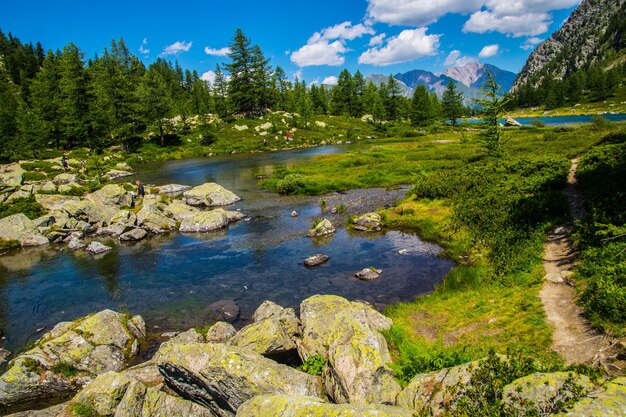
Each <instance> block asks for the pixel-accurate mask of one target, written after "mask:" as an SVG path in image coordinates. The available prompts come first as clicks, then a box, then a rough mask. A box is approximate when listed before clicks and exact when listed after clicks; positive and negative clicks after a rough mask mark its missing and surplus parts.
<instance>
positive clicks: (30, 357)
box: [0, 310, 145, 408]
mask: <svg viewBox="0 0 626 417" xmlns="http://www.w3.org/2000/svg"><path fill="white" fill-rule="evenodd" d="M143 338H145V324H144V322H143V319H142V318H141V317H140V316H135V317H132V318H130V319H129V318H128V317H127V316H126V315H124V314H120V313H116V312H114V311H111V310H104V311H101V312H99V313H96V314H94V315H92V316H88V317H86V318H83V319H80V320H77V321H75V322H62V323H59V324H57V325H56V326H55V327H54V329H52V330H51V331H50V332H48V333H46V334H45V335H43V337H42V338H41V339H39V340H38V341H37V342H36V344H35V347H34V348H33V349H31V350H29V351H27V352H25V353H22V354H21V355H18V356H17V357H16V358H15V359H14V360H13V361H12V362H11V364H10V367H9V368H8V370H7V371H6V372H5V373H4V374H3V375H2V376H0V406H4V407H7V408H11V407H13V406H15V405H16V404H21V403H24V402H27V401H39V400H43V399H49V398H51V397H55V396H61V395H67V394H68V393H71V392H73V391H76V390H78V389H80V388H81V387H82V386H83V385H85V384H86V383H87V382H89V381H91V380H92V379H93V378H94V377H95V376H96V375H99V374H102V373H105V372H108V371H119V370H121V369H123V368H124V367H125V366H126V363H127V360H129V359H130V358H132V357H133V356H135V355H136V354H137V351H138V346H139V340H140V339H143ZM0 408H1V407H0Z"/></svg>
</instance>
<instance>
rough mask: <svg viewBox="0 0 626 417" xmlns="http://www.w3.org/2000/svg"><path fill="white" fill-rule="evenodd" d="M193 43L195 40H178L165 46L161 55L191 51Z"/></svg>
mask: <svg viewBox="0 0 626 417" xmlns="http://www.w3.org/2000/svg"><path fill="white" fill-rule="evenodd" d="M191 45H193V42H185V41H182V42H181V41H176V42H174V43H173V44H171V45H168V46H166V47H165V48H163V52H161V55H162V56H165V55H178V54H179V53H181V52H187V51H189V50H190V49H191Z"/></svg>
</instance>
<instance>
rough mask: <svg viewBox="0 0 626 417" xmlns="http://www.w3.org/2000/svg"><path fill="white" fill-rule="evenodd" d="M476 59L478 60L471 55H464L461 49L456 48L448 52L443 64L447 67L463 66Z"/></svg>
mask: <svg viewBox="0 0 626 417" xmlns="http://www.w3.org/2000/svg"><path fill="white" fill-rule="evenodd" d="M475 61H476V58H474V57H471V56H464V55H463V54H462V53H461V51H459V50H458V49H455V50H453V51H451V52H450V53H449V54H448V56H447V57H446V60H445V61H444V63H443V65H444V66H445V67H461V66H463V65H465V64H469V63H470V62H475Z"/></svg>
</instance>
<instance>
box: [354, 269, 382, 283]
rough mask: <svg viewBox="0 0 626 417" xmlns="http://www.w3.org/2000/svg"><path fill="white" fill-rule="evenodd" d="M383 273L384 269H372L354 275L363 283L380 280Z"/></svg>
mask: <svg viewBox="0 0 626 417" xmlns="http://www.w3.org/2000/svg"><path fill="white" fill-rule="evenodd" d="M382 273H383V271H382V269H376V268H373V267H372V268H364V269H362V270H360V271H359V272H357V273H356V274H354V275H355V276H356V277H357V278H358V279H360V280H361V281H373V280H375V279H378V278H380V274H382Z"/></svg>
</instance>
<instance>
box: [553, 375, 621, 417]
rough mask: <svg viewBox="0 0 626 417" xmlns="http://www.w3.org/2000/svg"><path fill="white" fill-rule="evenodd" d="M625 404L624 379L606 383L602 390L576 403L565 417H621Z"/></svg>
mask: <svg viewBox="0 0 626 417" xmlns="http://www.w3.org/2000/svg"><path fill="white" fill-rule="evenodd" d="M624 404H626V377H620V378H616V379H614V380H612V381H610V382H608V383H606V384H605V385H604V387H603V389H602V390H601V391H600V392H598V393H595V394H594V395H591V396H589V397H587V398H584V399H582V400H580V401H579V402H578V403H576V404H575V405H574V406H573V407H572V408H571V409H570V410H569V411H568V412H567V413H566V414H565V416H566V417H587V416H623V415H625V413H624Z"/></svg>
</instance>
